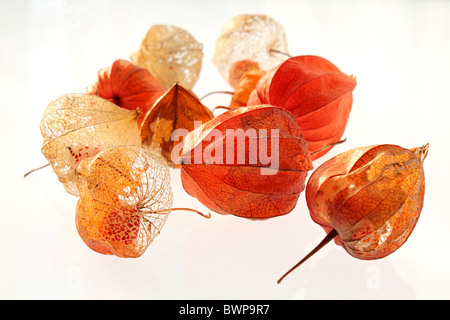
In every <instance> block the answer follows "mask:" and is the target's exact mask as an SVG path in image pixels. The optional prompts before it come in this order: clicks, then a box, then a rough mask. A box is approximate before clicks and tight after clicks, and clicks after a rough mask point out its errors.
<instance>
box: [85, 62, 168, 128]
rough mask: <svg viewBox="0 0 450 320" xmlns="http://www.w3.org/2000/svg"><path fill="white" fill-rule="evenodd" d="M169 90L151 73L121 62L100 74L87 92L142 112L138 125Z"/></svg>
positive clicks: (125, 107) (134, 65) (104, 69)
mask: <svg viewBox="0 0 450 320" xmlns="http://www.w3.org/2000/svg"><path fill="white" fill-rule="evenodd" d="M165 92H166V89H165V88H164V87H163V86H162V85H161V84H159V82H158V81H157V80H156V79H155V78H154V77H153V76H152V75H151V74H150V72H149V71H148V70H147V69H145V68H142V67H140V66H138V65H136V64H134V63H131V62H130V61H127V60H123V59H118V60H116V61H114V62H113V64H112V65H111V66H109V67H107V68H103V69H101V70H100V71H99V72H98V76H97V79H96V81H95V82H94V83H93V84H91V85H90V86H89V87H88V88H87V93H89V94H95V95H98V96H100V97H102V98H104V99H107V100H109V101H111V102H113V103H114V104H116V105H118V106H119V107H121V108H124V109H128V110H136V109H139V110H140V115H139V118H138V120H137V121H138V126H140V124H141V122H142V120H143V119H144V117H145V115H146V114H147V112H148V111H149V110H150V108H151V107H152V106H153V104H154V103H155V101H156V100H157V99H158V98H159V97H160V96H161V95H162V94H164V93H165Z"/></svg>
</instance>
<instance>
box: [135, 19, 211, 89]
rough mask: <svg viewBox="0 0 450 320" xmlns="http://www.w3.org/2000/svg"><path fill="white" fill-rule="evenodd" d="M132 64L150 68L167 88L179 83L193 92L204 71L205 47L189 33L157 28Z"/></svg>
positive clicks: (146, 37)
mask: <svg viewBox="0 0 450 320" xmlns="http://www.w3.org/2000/svg"><path fill="white" fill-rule="evenodd" d="M130 59H131V61H133V62H134V63H135V64H137V65H139V66H141V67H143V68H146V69H147V70H148V71H149V72H150V74H151V75H152V76H154V77H155V78H156V79H157V80H158V82H159V83H161V84H162V85H163V86H164V87H166V88H167V89H168V88H170V87H171V86H173V85H174V84H175V83H178V84H180V85H182V86H183V87H185V88H186V89H189V90H191V89H192V88H193V87H194V85H195V83H196V82H197V80H198V78H199V75H200V71H201V68H202V60H203V48H202V45H201V44H200V43H199V42H197V40H196V39H195V38H194V37H193V36H192V35H191V34H190V33H188V32H187V31H186V30H184V29H182V28H179V27H176V26H172V25H153V26H152V27H151V28H150V29H149V30H148V32H147V34H146V36H145V37H144V39H143V40H142V43H141V45H140V47H139V49H138V50H137V51H135V52H133V53H132V54H131V55H130Z"/></svg>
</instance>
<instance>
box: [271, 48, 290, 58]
mask: <svg viewBox="0 0 450 320" xmlns="http://www.w3.org/2000/svg"><path fill="white" fill-rule="evenodd" d="M270 52H273V53H278V54H282V55H284V56H286V57H288V58H292V56H291V55H290V54H289V53H287V52H283V51H278V50H275V49H270Z"/></svg>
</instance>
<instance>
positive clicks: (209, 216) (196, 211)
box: [171, 208, 211, 219]
mask: <svg viewBox="0 0 450 320" xmlns="http://www.w3.org/2000/svg"><path fill="white" fill-rule="evenodd" d="M181 210H183V211H191V212H195V213H197V214H199V215H201V216H202V217H204V218H206V219H209V218H211V213H209V212H208V214H207V215H206V214H204V213H203V212H200V211H198V210H195V209H190V208H172V209H171V211H181Z"/></svg>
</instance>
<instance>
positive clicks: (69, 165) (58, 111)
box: [40, 94, 141, 195]
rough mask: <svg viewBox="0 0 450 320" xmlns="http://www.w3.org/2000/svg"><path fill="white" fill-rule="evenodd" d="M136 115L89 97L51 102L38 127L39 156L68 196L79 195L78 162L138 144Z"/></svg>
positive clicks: (61, 98) (64, 97)
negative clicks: (77, 182)
mask: <svg viewBox="0 0 450 320" xmlns="http://www.w3.org/2000/svg"><path fill="white" fill-rule="evenodd" d="M138 116H139V112H138V111H136V110H126V109H123V108H119V107H118V106H116V105H115V104H114V103H112V102H110V101H108V100H105V99H103V98H100V97H98V96H94V95H89V94H66V95H62V96H60V97H58V98H56V99H55V100H53V101H51V102H50V104H49V105H48V106H47V108H46V110H45V112H44V115H43V117H42V121H41V124H40V129H41V134H42V137H43V138H44V141H43V146H42V150H41V151H42V154H43V155H44V157H45V158H46V159H47V160H48V162H49V163H50V165H51V166H52V168H53V171H54V172H55V173H56V175H57V176H58V179H59V181H61V182H62V183H63V184H64V187H65V189H66V190H67V192H69V193H70V194H73V195H79V192H78V190H77V188H76V185H75V181H74V179H75V176H74V172H75V169H76V168H77V166H78V164H79V163H80V161H81V160H82V159H84V158H89V157H93V156H95V155H96V154H97V153H98V152H100V151H102V150H105V149H107V148H110V147H112V146H119V145H134V144H140V141H141V138H140V134H139V129H138V126H137V118H138Z"/></svg>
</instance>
